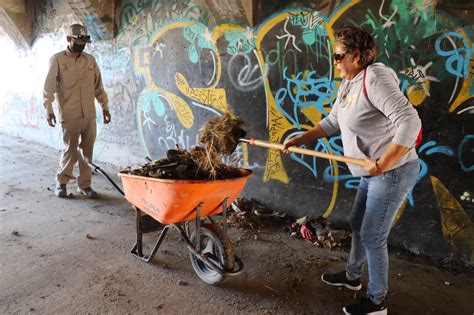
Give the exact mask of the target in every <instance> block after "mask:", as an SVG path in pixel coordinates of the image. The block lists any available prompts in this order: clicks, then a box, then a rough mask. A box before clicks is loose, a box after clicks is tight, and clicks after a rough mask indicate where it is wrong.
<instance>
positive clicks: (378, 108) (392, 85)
mask: <svg viewBox="0 0 474 315" xmlns="http://www.w3.org/2000/svg"><path fill="white" fill-rule="evenodd" d="M363 79H364V71H361V72H360V73H359V74H357V76H356V77H355V78H353V79H352V80H343V81H342V83H341V85H340V87H339V91H338V93H337V98H336V102H335V103H334V106H333V108H332V110H331V113H330V114H329V115H328V116H327V117H326V118H324V119H323V120H321V122H320V126H321V127H322V128H323V129H324V131H325V132H326V133H327V134H328V136H331V135H333V134H335V133H337V132H339V131H340V132H341V137H342V144H343V146H344V155H345V156H348V157H354V158H360V159H367V158H369V159H378V158H380V157H381V156H382V154H383V153H384V152H385V150H386V149H387V148H388V146H389V145H390V143H392V142H393V143H396V144H399V145H402V146H405V147H409V148H410V150H409V151H408V152H407V153H406V154H405V155H404V156H403V157H402V158H401V159H400V160H399V161H398V162H397V163H395V164H394V165H393V166H392V167H391V168H390V169H394V168H397V167H399V166H402V165H403V164H405V163H407V162H410V161H413V160H416V159H417V158H418V155H417V154H416V150H415V141H416V138H417V137H418V133H419V131H420V128H421V121H420V118H419V117H418V113H417V111H416V110H415V108H414V107H413V105H412V104H410V102H409V101H408V99H407V98H406V97H405V96H404V95H403V93H402V92H401V91H400V88H399V85H398V82H399V81H398V78H397V75H396V74H395V72H394V71H393V70H392V69H391V68H389V67H387V66H385V65H384V64H382V63H380V62H377V63H374V64H372V65H370V66H368V67H367V74H366V78H365V84H366V87H367V94H368V97H369V99H370V101H369V100H368V99H367V97H366V96H365V93H364V84H363ZM348 166H349V169H350V171H351V173H352V175H354V176H368V175H369V174H368V173H367V172H366V171H365V170H364V169H363V168H362V167H360V166H356V165H352V164H348Z"/></svg>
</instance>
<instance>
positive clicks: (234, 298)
mask: <svg viewBox="0 0 474 315" xmlns="http://www.w3.org/2000/svg"><path fill="white" fill-rule="evenodd" d="M58 157H59V152H58V151H56V150H52V149H49V148H45V147H43V146H40V145H37V144H33V143H29V142H26V141H24V140H21V139H18V138H13V137H10V136H7V135H5V134H0V159H1V161H0V175H1V176H0V196H1V204H0V266H1V267H0V314H26V313H38V314H76V313H80V314H89V313H90V314H97V313H109V314H129V313H130V314H155V313H161V314H209V313H218V314H227V313H235V314H247V313H252V314H340V313H342V306H343V305H345V304H346V303H348V302H352V301H354V299H355V298H357V297H358V296H361V295H363V291H361V292H360V293H354V292H352V291H349V290H346V289H338V288H333V287H329V286H327V285H325V284H323V283H322V282H321V280H320V276H321V273H322V272H325V271H339V270H341V269H342V268H344V263H345V260H346V258H347V247H346V248H345V249H336V250H334V249H333V250H329V249H323V248H317V247H315V246H312V245H311V244H310V243H308V242H306V241H303V240H301V239H294V238H291V237H290V236H289V235H288V233H287V232H285V231H284V230H283V226H284V224H283V222H279V221H278V220H277V219H274V218H265V219H260V221H259V222H257V223H255V224H253V228H252V227H249V226H246V227H244V226H236V227H231V228H230V230H229V236H230V238H231V240H232V241H233V245H234V250H235V253H236V254H237V255H238V256H239V257H240V258H241V259H242V260H243V262H244V264H245V268H244V271H243V272H242V273H240V274H238V275H236V276H232V277H228V278H226V279H225V281H224V282H223V283H222V284H221V285H220V286H211V285H208V284H205V283H204V282H202V281H201V280H200V279H199V278H198V277H197V275H196V274H195V273H194V270H193V269H192V266H191V263H190V260H189V254H188V250H187V249H186V247H185V245H184V243H183V242H182V241H180V238H179V236H178V234H177V233H176V232H175V231H170V232H169V233H168V235H167V238H166V239H165V242H164V243H163V245H162V247H161V249H160V251H159V253H158V255H157V256H156V257H155V259H154V261H153V263H152V264H147V263H144V262H142V261H140V260H138V259H136V258H135V257H133V256H132V255H131V254H130V253H129V252H130V249H131V247H132V245H133V244H134V242H135V234H134V233H135V213H134V210H133V208H132V207H131V206H130V204H128V203H127V202H126V201H125V200H124V199H122V197H121V196H119V195H118V194H117V193H116V191H115V190H113V188H112V186H111V185H110V184H109V183H108V182H107V181H106V180H105V179H104V178H103V177H102V176H100V175H95V176H94V177H93V187H94V188H95V189H96V190H97V191H98V192H99V194H100V198H99V199H96V200H88V199H85V198H83V197H81V196H79V195H78V194H77V193H76V191H75V189H76V187H75V185H74V183H70V184H69V185H68V189H69V191H70V192H73V194H74V196H73V197H72V198H68V199H59V198H57V197H55V196H54V194H53V189H54V182H53V178H54V173H55V170H56V167H57V161H58ZM103 169H104V170H107V171H108V172H109V174H111V175H114V176H113V177H114V178H115V179H116V180H117V177H116V176H115V173H116V171H118V169H117V167H115V166H111V165H103ZM152 236H153V235H148V236H147V238H146V240H147V241H148V242H150V241H152ZM390 253H391V256H390V259H391V269H390V275H389V277H390V292H389V296H388V308H389V312H390V314H474V299H473V295H472V292H473V291H474V277H473V273H472V271H469V270H463V271H461V272H460V271H457V272H453V271H448V270H446V269H441V268H438V267H436V266H435V265H434V264H433V263H430V261H429V260H426V259H421V258H419V257H412V256H410V255H406V254H403V253H400V251H399V250H397V249H395V248H391V249H390ZM363 280H364V289H365V283H366V278H364V279H363Z"/></svg>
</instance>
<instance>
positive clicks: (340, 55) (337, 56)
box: [332, 54, 346, 62]
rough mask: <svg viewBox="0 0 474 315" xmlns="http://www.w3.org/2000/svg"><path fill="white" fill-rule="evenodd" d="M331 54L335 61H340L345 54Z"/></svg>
mask: <svg viewBox="0 0 474 315" xmlns="http://www.w3.org/2000/svg"><path fill="white" fill-rule="evenodd" d="M332 56H333V57H334V60H335V61H337V62H341V61H342V59H344V57H345V56H346V54H333V55H332Z"/></svg>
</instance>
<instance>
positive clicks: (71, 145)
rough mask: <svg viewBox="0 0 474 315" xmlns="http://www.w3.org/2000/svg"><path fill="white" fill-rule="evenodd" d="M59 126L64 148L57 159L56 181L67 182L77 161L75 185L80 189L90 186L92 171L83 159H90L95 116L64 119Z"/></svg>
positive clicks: (94, 133)
mask: <svg viewBox="0 0 474 315" xmlns="http://www.w3.org/2000/svg"><path fill="white" fill-rule="evenodd" d="M61 126H62V128H63V141H64V149H63V152H62V154H61V159H60V160H59V170H58V174H57V175H56V181H57V182H58V183H60V184H67V182H68V181H69V180H70V179H71V178H72V171H73V169H74V165H75V164H76V162H79V177H78V178H77V185H78V186H79V188H81V189H84V188H87V187H90V186H91V177H92V171H91V169H90V168H89V166H88V165H87V163H86V162H85V161H84V159H87V161H92V156H93V150H94V142H95V137H96V133H97V125H96V121H95V117H90V118H82V119H73V120H66V121H63V122H62V123H61ZM78 148H79V149H78Z"/></svg>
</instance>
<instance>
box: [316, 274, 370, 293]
mask: <svg viewBox="0 0 474 315" xmlns="http://www.w3.org/2000/svg"><path fill="white" fill-rule="evenodd" d="M321 280H323V282H324V283H327V284H329V285H333V286H336V287H346V288H348V289H351V290H354V291H359V290H360V289H362V284H360V279H355V280H349V279H347V278H346V272H345V271H341V272H338V273H323V275H322V276H321Z"/></svg>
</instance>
